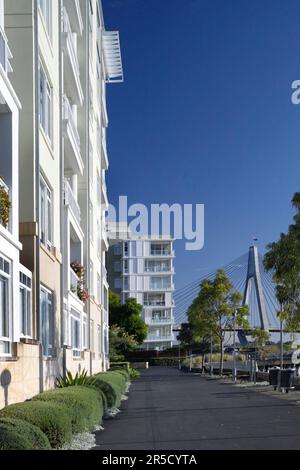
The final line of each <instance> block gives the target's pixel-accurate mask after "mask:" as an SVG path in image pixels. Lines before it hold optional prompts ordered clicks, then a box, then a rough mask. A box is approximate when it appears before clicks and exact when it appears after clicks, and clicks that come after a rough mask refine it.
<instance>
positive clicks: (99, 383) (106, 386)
mask: <svg viewBox="0 0 300 470" xmlns="http://www.w3.org/2000/svg"><path fill="white" fill-rule="evenodd" d="M126 382H127V380H126V378H125V376H124V374H122V373H120V371H109V372H100V373H99V374H96V375H94V376H92V377H90V378H89V380H88V381H87V385H89V386H92V387H96V388H99V389H100V390H102V392H103V393H104V394H105V396H106V399H107V405H108V407H109V408H113V407H118V406H120V403H121V398H122V395H123V393H124V392H125V389H126Z"/></svg>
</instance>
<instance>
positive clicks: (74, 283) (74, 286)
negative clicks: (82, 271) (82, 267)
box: [70, 268, 80, 298]
mask: <svg viewBox="0 0 300 470" xmlns="http://www.w3.org/2000/svg"><path fill="white" fill-rule="evenodd" d="M79 285H80V279H79V277H78V276H77V274H76V273H75V272H74V271H73V269H72V268H70V291H71V292H73V294H74V295H75V296H76V297H78V292H79V288H78V286H79ZM78 298H79V297H78Z"/></svg>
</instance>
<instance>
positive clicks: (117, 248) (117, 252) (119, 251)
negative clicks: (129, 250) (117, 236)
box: [114, 243, 122, 256]
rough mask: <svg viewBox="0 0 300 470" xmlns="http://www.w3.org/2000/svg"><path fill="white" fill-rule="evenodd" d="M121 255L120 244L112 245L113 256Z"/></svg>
mask: <svg viewBox="0 0 300 470" xmlns="http://www.w3.org/2000/svg"><path fill="white" fill-rule="evenodd" d="M121 254H122V246H121V243H117V244H116V245H114V255H116V256H120V255H121Z"/></svg>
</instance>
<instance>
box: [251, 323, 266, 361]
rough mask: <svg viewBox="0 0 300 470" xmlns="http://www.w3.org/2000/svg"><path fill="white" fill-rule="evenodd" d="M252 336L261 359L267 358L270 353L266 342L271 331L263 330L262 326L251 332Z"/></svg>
mask: <svg viewBox="0 0 300 470" xmlns="http://www.w3.org/2000/svg"><path fill="white" fill-rule="evenodd" d="M251 338H252V339H253V344H254V347H255V349H256V351H257V353H258V354H259V357H260V359H261V360H265V359H266V357H267V354H268V348H267V347H266V344H267V342H268V341H269V339H270V333H269V332H268V331H265V330H262V329H261V328H255V329H254V330H253V331H252V332H251Z"/></svg>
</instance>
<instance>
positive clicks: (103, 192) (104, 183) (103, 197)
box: [101, 175, 108, 207]
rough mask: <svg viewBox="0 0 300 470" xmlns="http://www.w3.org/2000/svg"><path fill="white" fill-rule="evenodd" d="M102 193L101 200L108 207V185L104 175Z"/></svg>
mask: <svg viewBox="0 0 300 470" xmlns="http://www.w3.org/2000/svg"><path fill="white" fill-rule="evenodd" d="M101 193H102V201H101V202H102V204H103V205H104V206H105V207H108V197H107V186H106V182H105V176H104V175H103V176H102V180H101Z"/></svg>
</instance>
